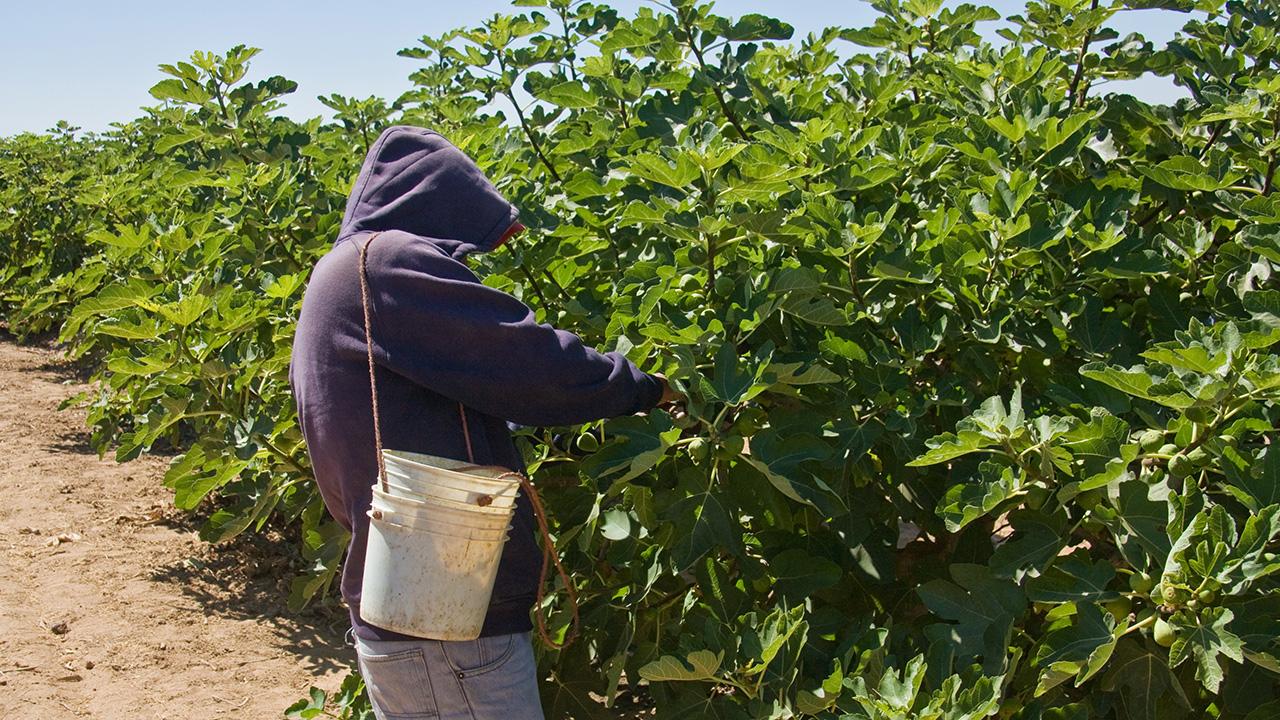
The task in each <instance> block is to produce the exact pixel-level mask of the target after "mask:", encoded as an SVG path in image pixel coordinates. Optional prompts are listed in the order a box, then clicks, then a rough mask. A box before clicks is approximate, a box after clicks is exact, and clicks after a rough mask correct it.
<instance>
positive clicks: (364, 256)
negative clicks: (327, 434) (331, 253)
mask: <svg viewBox="0 0 1280 720" xmlns="http://www.w3.org/2000/svg"><path fill="white" fill-rule="evenodd" d="M381 234H382V233H374V234H372V235H370V236H369V239H368V240H366V241H365V242H364V244H363V245H361V246H360V304H361V305H363V306H364V345H365V349H366V351H367V353H368V356H369V394H370V397H371V398H372V399H373V444H374V449H375V451H376V452H377V456H378V481H379V482H381V483H382V490H383V492H386V491H387V490H388V488H387V465H386V462H384V461H383V459H382V423H381V422H380V421H379V418H378V414H379V413H378V375H377V373H376V372H375V368H376V367H377V366H376V364H375V363H374V362H373V321H372V319H371V318H372V311H371V310H370V308H369V305H370V303H369V267H368V260H369V246H370V245H371V244H373V241H374V240H376V239H377V238H378V236H379V235H381ZM458 416H459V417H460V418H462V436H463V438H464V439H465V440H466V443H467V461H468V462H470V463H472V464H475V461H476V457H475V451H474V450H473V449H472V445H471V429H470V428H469V427H468V425H467V411H466V409H465V408H464V407H463V405H462V403H458Z"/></svg>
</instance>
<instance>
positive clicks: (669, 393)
mask: <svg viewBox="0 0 1280 720" xmlns="http://www.w3.org/2000/svg"><path fill="white" fill-rule="evenodd" d="M654 377H656V378H658V379H659V380H661V381H662V399H661V400H659V401H658V404H659V405H672V404H674V403H678V402H681V401H683V400H684V399H685V397H684V393H681V392H680V391H678V390H676V389H675V388H673V387H671V383H669V382H667V376H666V375H662V374H661V373H655V374H654Z"/></svg>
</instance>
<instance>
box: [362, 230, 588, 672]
mask: <svg viewBox="0 0 1280 720" xmlns="http://www.w3.org/2000/svg"><path fill="white" fill-rule="evenodd" d="M380 234H381V233H374V234H373V235H370V236H369V239H368V240H366V241H365V243H364V244H363V245H361V246H360V302H361V304H362V305H363V306H364V343H365V348H366V350H367V352H368V357H369V389H370V393H371V395H372V399H373V403H372V405H373V443H374V447H375V449H376V451H377V456H378V479H379V482H381V483H382V491H383V492H390V488H389V487H388V486H387V466H386V462H385V461H384V460H383V457H382V426H381V424H380V423H379V421H378V377H377V373H375V372H374V368H375V365H374V362H373V323H372V321H371V319H370V318H371V315H372V313H371V311H370V309H369V305H370V303H369V270H368V253H369V245H370V244H372V243H373V241H374V239H376V238H377V237H378V235H380ZM458 415H459V417H460V418H461V419H462V437H463V439H464V440H465V441H466V445H467V461H468V462H470V463H471V464H472V465H475V464H476V457H475V450H474V448H473V447H472V444H471V428H470V426H469V425H468V423H467V410H466V408H465V407H464V406H463V404H462V403H461V402H459V403H458ZM506 477H514V478H516V479H518V480H519V481H520V487H521V489H523V490H524V492H525V495H526V496H527V497H528V498H529V504H530V505H532V506H533V516H534V517H535V518H536V519H537V521H538V532H539V535H540V536H541V539H542V571H541V573H539V575H538V601H537V613H536V615H537V618H538V636H539V637H541V638H542V642H543V643H545V644H546V645H547V646H548V647H550V648H552V649H554V650H561V649H563V648H566V647H568V646H569V644H570V643H572V642H573V641H574V639H575V638H577V637H578V632H579V629H580V623H581V621H580V618H579V614H578V591H577V588H576V587H574V584H573V580H572V579H571V578H570V577H569V573H568V572H567V571H566V570H565V569H564V565H563V564H562V563H561V562H560V554H559V553H557V552H556V549H555V548H556V546H555V542H554V541H552V539H551V531H550V529H549V528H548V525H547V512H546V510H544V509H543V507H542V498H541V497H540V496H539V495H538V491H537V490H536V489H535V488H534V487H533V483H532V482H530V481H529V478H528V477H526V476H525V475H524V474H523V473H518V472H514V471H513V472H506V473H503V474H502V475H499V476H498V478H497V479H502V478H506ZM492 502H493V498H491V497H489V496H487V495H486V496H483V497H481V498H480V500H479V502H478V504H479V505H481V506H484V505H489V504H490V503H492ZM551 563H555V566H556V573H557V574H559V576H560V581H561V582H562V583H564V589H565V594H566V595H567V596H568V601H569V609H570V611H571V612H572V613H573V620H572V623H571V624H570V627H569V632H568V634H566V635H565V638H564V642H556V641H555V640H552V639H551V634H550V633H549V632H547V620H546V618H545V617H543V613H542V603H543V600H545V598H546V587H547V571H548V569H549V568H550V565H551Z"/></svg>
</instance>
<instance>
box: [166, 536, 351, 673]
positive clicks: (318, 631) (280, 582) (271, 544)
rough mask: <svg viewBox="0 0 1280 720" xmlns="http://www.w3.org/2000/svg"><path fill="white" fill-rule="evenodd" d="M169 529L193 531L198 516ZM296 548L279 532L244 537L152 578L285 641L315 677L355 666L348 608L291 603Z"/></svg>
mask: <svg viewBox="0 0 1280 720" xmlns="http://www.w3.org/2000/svg"><path fill="white" fill-rule="evenodd" d="M165 524H166V525H170V526H173V527H175V528H177V529H182V530H192V529H195V528H196V527H198V526H199V522H198V518H195V517H193V516H189V515H187V514H185V513H180V512H178V513H175V514H174V515H171V516H169V517H167V518H166V520H165ZM296 557H297V552H296V549H295V548H293V547H292V546H291V544H290V543H288V542H286V541H285V540H284V538H283V537H281V536H280V535H279V534H278V533H277V532H275V531H268V532H267V533H266V534H265V535H247V534H246V535H242V536H240V537H237V538H235V539H233V540H230V541H227V542H226V543H221V544H218V545H206V546H203V547H202V548H201V550H200V552H199V553H197V554H196V555H193V556H191V557H187V558H183V559H182V560H178V561H176V562H173V563H170V564H169V565H166V566H162V567H159V568H157V569H156V570H154V571H153V572H152V574H151V579H152V580H154V581H156V582H166V583H173V584H176V585H178V586H179V587H180V588H181V591H182V593H183V594H184V595H186V596H187V597H189V598H191V599H192V600H193V601H195V602H196V603H198V604H199V605H200V607H201V609H202V610H203V611H204V612H205V613H208V614H210V615H215V616H219V617H225V618H230V619H233V620H254V621H256V622H258V623H259V624H260V625H263V626H265V627H267V628H270V630H271V632H273V633H274V634H275V635H276V636H277V637H279V638H280V639H281V640H282V643H281V647H282V648H283V649H284V650H286V651H288V652H290V653H292V654H294V655H295V656H297V657H298V658H299V659H301V660H302V662H303V665H304V666H305V667H306V668H307V669H308V670H309V671H310V672H313V673H316V674H321V673H326V672H330V671H340V670H345V669H347V668H350V667H352V666H353V665H354V664H355V650H354V649H353V648H351V647H349V646H347V645H346V640H345V635H346V632H347V628H348V627H349V626H350V622H349V619H348V616H347V611H346V609H345V608H342V607H340V606H338V605H337V604H336V603H332V602H331V603H329V604H327V605H325V604H319V605H315V606H312V607H309V608H307V609H305V610H302V611H296V612H295V611H293V610H290V609H289V607H288V605H287V600H288V597H289V586H290V583H291V582H292V580H293V578H294V577H295V575H296V574H297V570H296V569H295V568H294V567H292V562H291V560H290V559H291V558H296Z"/></svg>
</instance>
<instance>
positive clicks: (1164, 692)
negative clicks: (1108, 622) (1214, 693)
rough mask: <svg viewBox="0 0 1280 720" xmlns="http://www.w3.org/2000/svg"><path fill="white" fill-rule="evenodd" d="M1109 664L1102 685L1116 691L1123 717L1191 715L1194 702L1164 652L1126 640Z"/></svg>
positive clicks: (1148, 719) (1165, 719) (1162, 719)
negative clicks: (1171, 670) (1171, 668)
mask: <svg viewBox="0 0 1280 720" xmlns="http://www.w3.org/2000/svg"><path fill="white" fill-rule="evenodd" d="M1109 665H1110V668H1109V670H1108V671H1107V673H1106V674H1105V675H1104V676H1103V679H1102V688H1103V689H1104V690H1106V691H1107V692H1110V693H1115V694H1116V698H1117V700H1116V709H1117V713H1118V714H1119V716H1120V718H1121V720H1180V719H1181V718H1185V717H1187V716H1189V715H1190V713H1191V703H1190V702H1189V701H1188V699H1187V696H1186V694H1185V693H1183V691H1182V686H1181V684H1180V683H1179V682H1178V680H1177V678H1175V677H1174V676H1173V673H1171V672H1170V671H1169V665H1168V662H1167V661H1166V660H1165V657H1164V655H1163V653H1161V654H1157V653H1155V652H1154V651H1152V650H1150V649H1148V648H1146V647H1143V646H1141V645H1139V644H1138V643H1136V642H1132V641H1124V642H1121V643H1120V644H1119V645H1118V646H1117V647H1116V651H1115V654H1114V655H1113V656H1112V659H1111V662H1110V664H1109Z"/></svg>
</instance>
